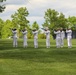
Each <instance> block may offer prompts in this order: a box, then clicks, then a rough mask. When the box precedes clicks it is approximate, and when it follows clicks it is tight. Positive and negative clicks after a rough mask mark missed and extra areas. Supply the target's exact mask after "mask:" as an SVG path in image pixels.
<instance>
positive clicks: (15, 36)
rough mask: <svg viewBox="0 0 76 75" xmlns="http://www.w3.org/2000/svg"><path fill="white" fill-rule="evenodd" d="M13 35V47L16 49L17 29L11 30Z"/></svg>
mask: <svg viewBox="0 0 76 75" xmlns="http://www.w3.org/2000/svg"><path fill="white" fill-rule="evenodd" d="M11 30H12V33H13V47H17V45H18V44H17V29H11Z"/></svg>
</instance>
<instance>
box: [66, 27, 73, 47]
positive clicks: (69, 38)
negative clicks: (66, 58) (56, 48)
mask: <svg viewBox="0 0 76 75" xmlns="http://www.w3.org/2000/svg"><path fill="white" fill-rule="evenodd" d="M66 33H67V42H68V48H71V47H72V42H71V39H72V30H71V28H68V29H67V30H66Z"/></svg>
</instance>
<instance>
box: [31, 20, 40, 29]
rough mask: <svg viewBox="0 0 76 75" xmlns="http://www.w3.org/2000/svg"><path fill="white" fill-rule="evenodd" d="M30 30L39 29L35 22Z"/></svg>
mask: <svg viewBox="0 0 76 75" xmlns="http://www.w3.org/2000/svg"><path fill="white" fill-rule="evenodd" d="M32 28H36V29H37V30H38V29H39V25H38V24H37V22H36V21H35V22H34V23H33V24H32Z"/></svg>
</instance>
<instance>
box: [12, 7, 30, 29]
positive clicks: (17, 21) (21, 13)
mask: <svg viewBox="0 0 76 75" xmlns="http://www.w3.org/2000/svg"><path fill="white" fill-rule="evenodd" d="M28 14H29V13H28V11H27V8H26V7H21V8H19V9H18V10H17V12H15V14H13V15H11V17H12V22H13V24H14V27H16V28H19V29H20V30H21V29H24V28H25V27H28V23H29V21H28V20H27V18H26V17H27V16H28Z"/></svg>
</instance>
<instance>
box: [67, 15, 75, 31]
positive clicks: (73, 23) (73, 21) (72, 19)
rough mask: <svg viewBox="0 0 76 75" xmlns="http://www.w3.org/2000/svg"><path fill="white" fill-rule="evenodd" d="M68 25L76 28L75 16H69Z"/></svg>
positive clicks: (73, 28)
mask: <svg viewBox="0 0 76 75" xmlns="http://www.w3.org/2000/svg"><path fill="white" fill-rule="evenodd" d="M68 27H71V28H72V30H76V17H75V16H72V17H70V16H69V17H68Z"/></svg>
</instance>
